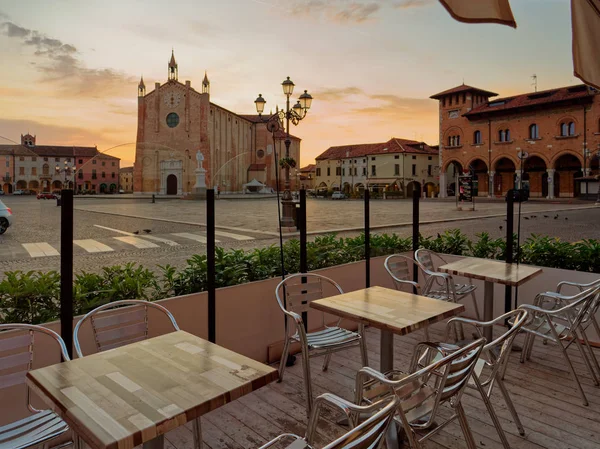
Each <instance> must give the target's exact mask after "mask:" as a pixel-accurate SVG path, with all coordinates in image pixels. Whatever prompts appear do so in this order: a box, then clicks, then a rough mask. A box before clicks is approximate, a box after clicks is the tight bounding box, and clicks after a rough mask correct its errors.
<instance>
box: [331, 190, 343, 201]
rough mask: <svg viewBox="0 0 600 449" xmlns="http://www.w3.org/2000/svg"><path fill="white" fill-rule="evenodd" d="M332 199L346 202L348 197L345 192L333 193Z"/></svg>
mask: <svg viewBox="0 0 600 449" xmlns="http://www.w3.org/2000/svg"><path fill="white" fill-rule="evenodd" d="M331 199H332V200H345V199H346V195H345V194H344V192H333V193H332V194H331Z"/></svg>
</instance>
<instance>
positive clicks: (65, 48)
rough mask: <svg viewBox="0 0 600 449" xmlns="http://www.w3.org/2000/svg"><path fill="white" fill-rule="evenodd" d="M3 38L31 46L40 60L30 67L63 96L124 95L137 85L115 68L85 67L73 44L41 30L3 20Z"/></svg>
mask: <svg viewBox="0 0 600 449" xmlns="http://www.w3.org/2000/svg"><path fill="white" fill-rule="evenodd" d="M0 35H4V36H7V37H8V38H11V39H14V40H16V41H17V42H19V43H20V44H21V45H24V46H25V47H32V48H33V49H34V52H33V55H34V56H35V57H36V58H37V59H36V60H35V61H32V62H31V64H32V65H33V66H35V67H36V70H38V72H40V73H41V74H42V75H43V78H42V81H45V82H51V83H54V84H55V85H57V86H58V88H59V89H60V90H61V93H63V94H68V95H71V96H87V97H94V98H100V97H106V96H111V95H122V94H125V93H126V92H129V91H130V90H131V83H134V82H135V78H134V77H130V76H127V75H126V74H124V73H123V72H119V71H116V70H114V69H110V68H100V69H92V68H89V67H86V66H85V65H84V63H83V62H82V61H81V55H80V53H79V52H78V50H77V48H76V47H75V46H74V45H71V44H68V43H64V42H62V41H61V40H59V39H56V38H53V37H49V36H47V35H45V34H43V33H41V32H39V31H36V30H31V29H28V28H24V27H21V26H19V25H17V24H15V23H12V22H8V21H4V22H0Z"/></svg>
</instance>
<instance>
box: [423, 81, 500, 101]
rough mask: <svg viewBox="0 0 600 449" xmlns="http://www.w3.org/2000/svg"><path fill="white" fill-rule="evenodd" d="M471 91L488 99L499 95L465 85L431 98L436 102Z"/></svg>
mask: <svg viewBox="0 0 600 449" xmlns="http://www.w3.org/2000/svg"><path fill="white" fill-rule="evenodd" d="M469 91H471V92H477V93H479V94H482V95H485V96H487V97H495V96H497V95H498V94H497V93H494V92H490V91H489V90H483V89H478V88H477V87H473V86H467V85H466V84H464V83H463V84H461V85H460V86H456V87H453V88H452V89H448V90H445V91H443V92H440V93H439V94H435V95H432V96H431V97H429V98H433V99H434V100H437V99H439V98H442V97H443V96H445V95H450V94H457V93H459V92H469Z"/></svg>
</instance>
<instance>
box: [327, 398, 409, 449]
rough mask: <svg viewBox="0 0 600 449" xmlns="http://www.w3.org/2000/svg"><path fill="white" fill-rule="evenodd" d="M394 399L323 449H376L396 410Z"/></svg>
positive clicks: (383, 437)
mask: <svg viewBox="0 0 600 449" xmlns="http://www.w3.org/2000/svg"><path fill="white" fill-rule="evenodd" d="M398 402H399V401H398V399H396V398H395V397H394V398H393V399H392V400H390V401H389V403H388V404H387V405H385V406H384V407H383V408H382V409H381V410H379V411H378V412H377V413H375V414H374V415H373V416H371V417H370V418H369V419H367V420H366V421H364V422H363V423H361V424H360V425H359V426H356V427H355V428H354V429H352V430H350V431H349V432H348V433H346V434H344V435H342V436H341V437H340V438H338V439H337V440H335V441H333V442H331V443H329V444H328V445H327V446H325V447H324V448H323V449H378V448H379V447H381V445H382V443H383V441H384V440H385V434H386V431H387V428H388V427H389V425H390V423H391V422H392V420H393V419H394V415H395V413H396V410H397V409H398Z"/></svg>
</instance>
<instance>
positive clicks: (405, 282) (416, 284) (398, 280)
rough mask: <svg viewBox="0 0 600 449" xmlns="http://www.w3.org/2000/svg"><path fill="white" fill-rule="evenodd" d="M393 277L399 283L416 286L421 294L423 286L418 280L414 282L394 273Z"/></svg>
mask: <svg viewBox="0 0 600 449" xmlns="http://www.w3.org/2000/svg"><path fill="white" fill-rule="evenodd" d="M392 279H393V280H394V282H398V283H399V284H408V285H411V286H413V287H414V288H416V289H417V294H418V295H420V294H421V286H420V285H419V283H418V282H414V281H409V280H407V279H398V278H397V277H396V276H393V275H392Z"/></svg>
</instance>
